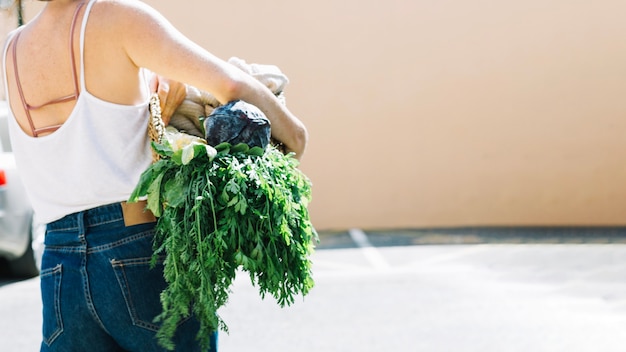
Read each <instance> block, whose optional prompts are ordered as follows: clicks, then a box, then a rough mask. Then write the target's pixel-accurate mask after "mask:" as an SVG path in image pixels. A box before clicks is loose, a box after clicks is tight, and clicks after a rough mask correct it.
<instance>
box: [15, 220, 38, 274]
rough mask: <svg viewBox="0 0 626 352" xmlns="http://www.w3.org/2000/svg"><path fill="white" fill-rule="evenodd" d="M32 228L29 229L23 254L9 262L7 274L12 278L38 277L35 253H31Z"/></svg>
mask: <svg viewBox="0 0 626 352" xmlns="http://www.w3.org/2000/svg"><path fill="white" fill-rule="evenodd" d="M32 243H33V228H32V227H31V231H30V236H29V240H28V247H27V248H26V252H24V254H23V255H22V256H21V257H19V258H17V259H14V260H10V261H9V273H10V275H11V276H13V277H18V278H31V277H35V276H37V275H39V268H38V266H37V261H36V260H35V252H34V251H33V245H32Z"/></svg>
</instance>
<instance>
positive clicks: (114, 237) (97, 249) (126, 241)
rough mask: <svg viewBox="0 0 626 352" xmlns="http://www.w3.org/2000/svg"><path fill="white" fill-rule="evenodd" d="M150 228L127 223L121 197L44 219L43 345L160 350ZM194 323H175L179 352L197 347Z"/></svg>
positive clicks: (160, 285)
mask: <svg viewBox="0 0 626 352" xmlns="http://www.w3.org/2000/svg"><path fill="white" fill-rule="evenodd" d="M154 226H155V223H154V222H152V223H145V224H140V225H133V226H128V227H126V226H125V225H124V219H123V215H122V210H121V206H120V204H119V203H116V204H110V205H105V206H101V207H97V208H94V209H90V210H87V211H83V212H79V213H74V214H70V215H68V216H66V217H64V218H62V219H60V220H57V221H55V222H53V223H51V224H48V226H47V233H46V239H45V250H44V254H43V259H42V269H41V294H42V300H43V342H42V344H41V351H90V352H98V351H141V352H143V351H164V349H163V348H162V347H161V346H159V345H158V343H157V340H156V338H155V334H156V331H157V330H158V328H159V325H158V324H157V323H155V322H154V318H155V317H156V316H157V315H158V314H159V313H160V312H161V303H160V300H159V295H160V293H161V291H163V289H164V288H165V286H166V283H165V280H164V279H163V265H162V264H161V263H159V264H157V266H156V267H154V268H153V269H151V268H150V258H151V256H152V238H153V235H154ZM198 328H199V323H198V321H197V320H195V319H194V318H189V319H187V320H186V321H184V322H182V323H181V325H180V326H179V327H178V330H177V333H176V336H175V338H174V343H175V344H176V350H177V351H200V348H199V346H198V341H197V340H196V334H197V332H198ZM211 351H212V352H213V351H217V332H215V333H214V334H213V336H212V337H211Z"/></svg>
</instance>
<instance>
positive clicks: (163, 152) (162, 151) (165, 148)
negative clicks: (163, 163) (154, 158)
mask: <svg viewBox="0 0 626 352" xmlns="http://www.w3.org/2000/svg"><path fill="white" fill-rule="evenodd" d="M152 149H154V151H155V152H157V154H159V155H160V156H163V157H167V158H169V157H170V156H171V155H172V153H173V151H172V148H171V147H170V146H169V145H165V144H160V143H156V142H152Z"/></svg>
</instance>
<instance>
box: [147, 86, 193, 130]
mask: <svg viewBox="0 0 626 352" xmlns="http://www.w3.org/2000/svg"><path fill="white" fill-rule="evenodd" d="M150 91H151V92H157V93H158V94H159V99H160V100H161V119H162V120H163V123H164V124H165V125H166V126H167V125H168V124H169V122H170V119H171V117H172V115H174V112H175V111H176V109H177V108H178V107H179V106H180V104H182V102H183V101H184V100H185V97H186V96H187V85H185V84H184V83H181V82H178V81H174V80H170V79H168V78H165V77H162V76H159V75H157V74H155V75H153V76H152V80H151V81H150Z"/></svg>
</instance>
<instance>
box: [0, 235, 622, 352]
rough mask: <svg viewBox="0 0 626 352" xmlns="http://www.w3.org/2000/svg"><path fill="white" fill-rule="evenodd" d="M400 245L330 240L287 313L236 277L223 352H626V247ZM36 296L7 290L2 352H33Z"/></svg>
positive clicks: (28, 286)
mask: <svg viewBox="0 0 626 352" xmlns="http://www.w3.org/2000/svg"><path fill="white" fill-rule="evenodd" d="M362 235H365V236H364V237H363V236H362ZM405 237H406V238H410V239H411V240H415V237H416V236H415V235H414V234H413V235H411V234H405V235H404V236H396V237H395V239H385V240H383V237H380V238H378V237H377V235H376V234H373V233H372V234H370V233H368V234H363V233H361V234H359V233H358V231H356V232H354V231H353V232H352V233H349V234H339V235H333V236H332V237H328V238H324V237H323V238H322V244H321V245H320V249H319V250H318V251H317V252H316V254H315V256H314V258H313V259H314V270H315V278H316V287H315V288H314V289H313V291H312V292H311V293H310V294H309V295H308V296H307V297H305V298H304V299H302V300H299V301H297V302H296V304H295V305H293V306H291V307H288V308H284V309H281V308H279V307H278V306H277V305H276V304H275V303H274V302H273V301H272V299H271V298H267V299H266V300H265V301H262V300H261V299H260V298H259V297H258V295H257V293H256V290H255V288H254V287H252V286H251V285H250V282H249V280H248V278H247V277H246V276H241V277H239V278H238V280H237V281H236V283H235V285H234V286H233V294H232V296H231V300H230V302H229V304H228V306H227V307H225V308H224V309H223V310H222V311H221V315H222V317H223V318H224V320H225V321H226V323H227V324H228V325H229V328H230V335H227V334H225V333H221V335H220V351H223V352H228V351H238V352H239V351H248V350H254V351H259V352H264V351H268V352H269V351H272V352H275V351H300V352H313V351H315V352H321V351H323V352H335V351H336V352H339V351H350V352H352V351H368V352H369V351H372V352H373V351H408V352H413V351H427V352H431V351H432V352H439V351H441V352H444V351H445V352H447V351H464V352H465V351H467V352H472V351H480V352H491V351H493V352H507V351H524V352H527V351H533V352H536V351H551V352H552V351H568V352H583V351H585V352H586V351H588V352H613V351H616V352H617V351H624V349H625V347H624V346H626V244H623V243H619V242H621V241H612V240H611V241H594V242H601V243H602V242H603V243H604V244H598V243H576V244H570V243H562V242H563V241H560V242H561V243H547V244H546V243H544V244H519V243H517V244H510V243H506V242H507V241H503V242H501V243H493V241H492V242H491V243H481V244H458V245H450V244H447V245H442V244H436V245H433V244H429V245H395V244H406V243H401V242H404V241H405V239H406V238H405ZM418 237H419V236H418ZM402 238H405V239H402ZM517 242H519V241H517ZM557 242H558V241H557ZM576 242H578V241H576ZM583 242H584V241H583ZM608 242H613V243H608ZM457 243H463V241H457ZM477 243H480V242H477ZM38 297H39V294H38V282H37V279H32V280H27V281H22V282H16V283H8V284H4V285H3V286H1V287H0V346H2V348H1V350H2V351H6V352H12V351H20V352H22V351H36V350H38V345H39V325H40V317H39V310H40V303H39V298H38Z"/></svg>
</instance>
